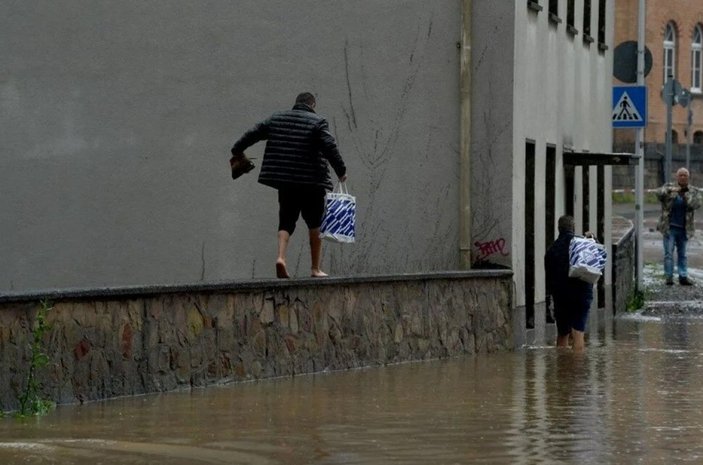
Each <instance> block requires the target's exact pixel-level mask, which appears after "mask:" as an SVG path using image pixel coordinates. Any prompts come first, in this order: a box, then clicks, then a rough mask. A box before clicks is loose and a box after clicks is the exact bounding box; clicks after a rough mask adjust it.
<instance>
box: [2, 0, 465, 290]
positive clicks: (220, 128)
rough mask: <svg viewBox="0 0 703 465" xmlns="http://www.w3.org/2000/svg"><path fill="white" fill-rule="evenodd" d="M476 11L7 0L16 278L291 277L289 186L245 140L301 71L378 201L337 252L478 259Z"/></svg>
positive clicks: (22, 284) (303, 246)
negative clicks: (473, 188)
mask: <svg viewBox="0 0 703 465" xmlns="http://www.w3.org/2000/svg"><path fill="white" fill-rule="evenodd" d="M460 26H461V6H460V1H459V0H447V1H442V2H427V1H424V0H402V1H400V0H388V1H383V2H378V1H375V0H360V1H354V2H348V1H343V0H333V1H326V2H320V1H316V0H270V1H266V2H262V1H260V0H242V1H237V2H229V1H224V0H211V1H204V2H192V1H187V0H169V1H165V0H156V1H150V2H143V1H135V0H126V1H120V2H115V1H108V0H51V1H49V0H37V1H33V2H5V3H4V4H3V14H2V15H0V42H2V44H3V46H2V47H0V61H1V62H2V63H3V66H2V70H0V108H1V109H2V111H0V126H2V128H3V135H2V137H1V138H0V196H1V197H2V199H3V201H2V202H1V203H0V216H2V218H3V222H2V226H0V236H1V237H2V241H0V257H2V262H3V266H2V267H0V290H33V289H45V288H65V287H92V286H123V285H147V284H162V283H168V284H170V283H192V282H201V281H205V282H210V281H213V280H221V279H233V278H236V279H243V278H265V277H272V276H273V268H274V267H273V263H274V260H275V253H276V250H275V248H276V228H277V214H276V212H277V203H276V192H275V191H274V190H273V189H270V188H266V187H264V186H261V185H259V184H257V183H256V176H257V174H258V170H257V171H255V172H253V173H251V174H249V175H247V176H246V177H244V178H242V179H240V180H237V182H232V181H231V179H230V178H229V173H228V163H227V159H228V156H229V149H230V147H231V145H232V143H233V142H234V140H235V139H236V138H237V137H239V136H240V135H241V134H242V133H243V132H244V131H245V130H246V129H248V128H249V127H250V126H252V125H253V124H254V123H255V122H257V121H258V120H260V119H263V118H265V117H267V116H268V115H269V114H270V113H271V112H273V111H276V110H280V109H285V108H289V107H291V106H292V104H293V99H294V98H295V95H296V94H297V93H299V92H301V91H312V92H313V93H315V94H316V95H317V97H318V107H317V108H318V110H319V112H320V113H321V114H322V115H324V116H326V117H327V118H328V120H329V121H330V125H331V128H332V131H333V133H334V134H335V135H336V136H337V138H338V142H339V145H340V148H341V152H342V154H343V156H344V157H345V160H346V162H347V164H348V167H349V181H348V187H349V189H350V191H351V193H352V194H354V195H356V196H357V201H358V217H357V225H358V240H357V242H356V244H354V245H345V246H339V245H335V246H328V247H326V248H325V252H324V264H325V267H326V268H327V270H328V271H331V272H332V273H333V274H335V275H355V274H358V273H402V272H413V271H426V270H439V269H456V268H458V256H459V254H458V226H457V224H458V220H457V216H458V210H459V207H458V187H457V184H458V179H459V175H458V164H459V162H458V145H459V123H458V121H459V84H458V80H459V50H458V49H457V43H458V42H459V40H460ZM262 151H263V144H259V145H258V146H256V147H255V148H253V149H251V150H250V152H249V154H250V155H251V156H254V157H258V158H259V160H260V157H261V154H262ZM299 227H300V228H301V229H304V225H303V223H302V222H301V223H300V226H299ZM309 266H310V265H309V256H308V252H307V238H306V234H305V233H304V232H303V231H298V232H297V233H296V234H295V235H294V237H293V240H292V243H291V247H290V255H289V267H290V269H291V271H292V272H293V273H294V274H296V275H301V276H307V275H308V274H309V271H308V270H309Z"/></svg>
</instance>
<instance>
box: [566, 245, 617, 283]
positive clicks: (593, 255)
mask: <svg viewBox="0 0 703 465" xmlns="http://www.w3.org/2000/svg"><path fill="white" fill-rule="evenodd" d="M607 259H608V253H607V252H606V250H605V246H603V245H602V244H599V243H597V242H596V241H595V240H594V239H590V238H586V237H578V236H574V238H573V239H571V243H569V277H570V278H578V279H580V280H582V281H586V282H587V283H591V284H595V282H596V281H598V278H600V277H601V275H602V274H603V270H604V269H605V262H606V260H607Z"/></svg>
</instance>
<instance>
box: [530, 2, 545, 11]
mask: <svg viewBox="0 0 703 465" xmlns="http://www.w3.org/2000/svg"><path fill="white" fill-rule="evenodd" d="M527 8H529V9H530V10H532V11H534V12H538V11H542V7H541V6H540V4H539V2H538V1H537V0H527Z"/></svg>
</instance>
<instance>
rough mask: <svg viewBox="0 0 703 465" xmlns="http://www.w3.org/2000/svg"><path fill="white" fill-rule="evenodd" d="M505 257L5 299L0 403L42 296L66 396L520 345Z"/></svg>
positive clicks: (21, 368) (50, 380) (46, 374)
mask: <svg viewBox="0 0 703 465" xmlns="http://www.w3.org/2000/svg"><path fill="white" fill-rule="evenodd" d="M510 275H511V273H510V272H507V271H474V272H454V273H440V274H436V275H412V276H410V275H405V276H395V277H393V276H387V277H383V278H379V277H376V278H366V279H363V278H355V279H329V280H324V281H319V280H312V279H308V280H296V281H294V282H281V281H275V282H274V281H259V282H248V283H244V284H240V285H238V286H237V287H233V286H232V285H229V286H227V285H203V286H199V287H195V286H191V287H189V288H175V287H174V288H171V289H166V288H153V289H149V288H147V289H108V290H104V291H87V292H74V293H68V294H67V293H56V294H52V295H48V296H42V295H29V296H27V295H24V296H22V295H20V296H14V297H10V298H8V297H3V298H2V299H0V372H1V373H3V376H2V377H1V378H0V410H9V409H14V408H16V407H17V400H16V398H17V392H18V391H21V390H22V389H23V386H24V383H25V380H26V377H27V370H28V367H29V363H28V360H29V344H30V341H31V338H32V327H33V324H34V318H35V315H36V311H37V309H38V308H39V305H38V303H37V299H39V298H42V297H48V298H49V299H52V300H53V301H54V304H53V309H52V310H50V311H49V312H48V315H47V321H48V323H49V324H50V325H51V326H52V329H51V330H50V332H48V333H47V334H46V337H45V338H44V340H43V341H42V342H43V348H44V351H45V352H46V353H47V354H48V355H49V356H50V365H49V367H47V368H45V369H43V370H41V371H40V372H39V374H38V375H39V380H40V381H41V383H42V385H43V391H42V394H43V395H44V396H45V398H49V399H54V400H56V401H58V402H62V403H70V402H83V401H89V400H97V399H105V398H109V397H114V396H124V395H135V394H142V393H147V392H159V391H167V390H172V389H178V388H188V387H191V386H206V385H210V384H213V383H218V382H222V381H241V380H250V379H261V378H268V377H274V376H292V375H296V374H302V373H313V372H319V371H325V370H341V369H348V368H354V367H361V366H368V365H383V364H390V363H397V362H403V361H410V360H423V359H435V358H445V357H452V356H458V355H462V354H480V353H487V352H492V351H497V350H510V349H512V348H513V335H512V309H513V305H512V284H511V277H510Z"/></svg>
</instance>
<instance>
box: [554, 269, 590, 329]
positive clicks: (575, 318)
mask: <svg viewBox="0 0 703 465" xmlns="http://www.w3.org/2000/svg"><path fill="white" fill-rule="evenodd" d="M583 284H584V286H581V287H577V288H576V289H573V288H572V289H570V290H569V291H567V292H559V293H557V294H556V295H554V296H552V297H553V298H554V319H555V320H557V332H558V333H559V336H566V335H567V334H570V333H571V330H572V329H575V330H576V331H581V332H584V331H585V330H586V324H587V323H588V312H589V310H590V309H591V302H592V301H593V289H592V288H591V289H589V288H588V287H586V286H590V284H588V283H586V282H584V283H583Z"/></svg>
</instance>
